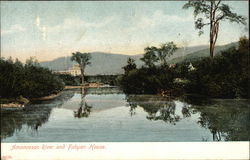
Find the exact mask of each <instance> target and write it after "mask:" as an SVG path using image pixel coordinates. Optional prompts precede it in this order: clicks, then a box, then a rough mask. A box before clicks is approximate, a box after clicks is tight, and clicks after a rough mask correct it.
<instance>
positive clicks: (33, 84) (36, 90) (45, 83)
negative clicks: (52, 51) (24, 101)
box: [0, 59, 64, 98]
mask: <svg viewBox="0 0 250 160" xmlns="http://www.w3.org/2000/svg"><path fill="white" fill-rule="evenodd" d="M63 88H64V83H63V81H62V80H61V79H60V78H59V77H58V76H56V75H55V74H53V73H52V72H51V71H50V70H49V69H46V68H43V67H41V66H39V65H38V63H36V62H34V61H33V60H32V59H31V60H28V61H27V62H26V64H25V65H23V64H22V63H21V62H20V61H18V60H16V61H15V62H13V61H12V60H11V59H8V60H3V59H0V97H1V98H16V97H18V96H23V97H26V98H37V97H43V96H48V95H50V94H55V93H58V92H59V91H61V90H62V89H63Z"/></svg>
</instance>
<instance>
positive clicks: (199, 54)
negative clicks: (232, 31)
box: [168, 42, 238, 63]
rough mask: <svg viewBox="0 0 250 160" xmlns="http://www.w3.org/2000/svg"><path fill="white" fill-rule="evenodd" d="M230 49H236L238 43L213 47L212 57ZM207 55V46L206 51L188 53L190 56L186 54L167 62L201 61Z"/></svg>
mask: <svg viewBox="0 0 250 160" xmlns="http://www.w3.org/2000/svg"><path fill="white" fill-rule="evenodd" d="M231 47H238V42H234V43H230V44H227V45H222V46H217V47H215V49H214V55H215V56H216V55H218V54H220V52H221V51H223V50H226V49H228V48H231ZM209 55H210V50H209V48H208V46H207V48H206V49H202V50H199V51H196V52H193V53H190V54H186V55H185V56H181V57H176V58H173V59H170V60H169V61H168V62H169V63H179V62H182V61H186V62H191V61H194V60H197V59H201V58H203V57H208V56H209Z"/></svg>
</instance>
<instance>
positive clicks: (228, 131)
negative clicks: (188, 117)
mask: <svg viewBox="0 0 250 160" xmlns="http://www.w3.org/2000/svg"><path fill="white" fill-rule="evenodd" d="M218 103H221V102H217V104H213V105H210V106H204V107H201V106H194V109H195V110H197V111H198V112H199V113H200V117H199V121H198V123H199V124H200V125H201V126H202V127H204V128H207V129H209V130H210V132H211V133H212V135H213V140H214V141H221V140H223V139H224V140H226V141H248V140H249V130H250V129H249V108H248V105H247V102H246V103H242V102H241V101H238V102H237V103H235V102H234V101H231V102H230V101H229V102H223V103H222V104H218Z"/></svg>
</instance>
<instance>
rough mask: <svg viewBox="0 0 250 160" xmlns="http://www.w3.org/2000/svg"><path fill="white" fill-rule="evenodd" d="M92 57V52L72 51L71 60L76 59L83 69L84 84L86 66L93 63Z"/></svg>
mask: <svg viewBox="0 0 250 160" xmlns="http://www.w3.org/2000/svg"><path fill="white" fill-rule="evenodd" d="M90 59H91V55H90V53H81V52H76V53H72V57H71V61H75V62H76V63H78V64H79V67H80V70H81V79H82V84H84V71H85V68H86V66H87V65H89V64H91V63H90Z"/></svg>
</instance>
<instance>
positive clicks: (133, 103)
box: [1, 88, 250, 141]
mask: <svg viewBox="0 0 250 160" xmlns="http://www.w3.org/2000/svg"><path fill="white" fill-rule="evenodd" d="M126 105H127V106H128V107H125V106H126ZM55 107H60V109H54V111H53V112H52V109H53V108H55ZM1 111H2V112H1V118H2V121H1V140H2V139H5V138H7V137H12V136H13V135H14V133H15V132H19V131H20V130H22V131H23V130H24V128H25V127H24V126H28V128H29V129H31V130H32V131H34V132H39V133H41V131H43V134H44V135H42V134H40V135H39V136H41V137H42V136H44V137H43V138H44V139H46V140H47V139H53V136H56V137H58V136H57V134H58V133H63V134H62V135H61V136H62V138H61V139H63V138H66V139H67V138H68V139H67V140H69V141H70V140H71V139H72V135H70V134H71V133H67V132H68V130H70V131H71V130H76V131H77V132H74V137H76V138H75V140H76V141H78V140H79V141H84V139H82V135H83V134H84V133H86V135H85V136H87V137H88V138H89V139H88V138H86V139H87V140H90V139H91V138H92V139H91V140H93V141H95V140H100V141H102V140H103V139H104V138H107V137H109V138H110V139H109V140H110V141H115V139H116V138H115V137H112V134H114V135H115V136H117V137H118V139H119V136H121V137H122V136H124V137H126V135H128V136H127V138H131V137H136V136H141V137H138V138H135V139H136V140H138V139H139V141H144V140H145V141H150V140H151V138H159V139H152V140H157V141H158V140H159V141H162V139H163V140H164V139H165V141H169V140H172V141H181V140H186V141H187V140H190V141H212V140H213V141H248V140H249V130H250V129H249V128H250V126H249V100H211V99H203V98H197V97H193V96H188V97H184V98H179V99H175V100H173V99H169V98H167V97H162V96H157V95H124V94H121V92H120V91H119V90H118V89H117V88H95V89H94V88H90V89H85V90H83V89H82V90H80V89H75V90H66V91H64V92H63V93H62V95H61V96H59V97H58V98H56V99H54V100H51V101H43V102H35V103H33V104H31V105H30V106H27V107H26V108H24V110H17V111H8V110H1ZM51 113H52V114H51ZM72 113H73V114H72ZM124 113H129V115H128V114H124ZM50 116H51V117H54V119H53V118H51V119H50V120H49V117H50ZM58 117H59V118H58ZM75 118H77V119H75ZM78 118H79V119H78ZM83 118H87V119H83ZM48 120H49V121H48ZM45 123H48V124H50V125H49V127H48V125H44V124H45ZM55 124H56V125H55ZM70 124H71V125H70ZM72 124H73V125H72ZM82 124H84V125H82ZM121 124H123V125H121ZM152 124H153V125H152ZM74 125H75V126H77V127H75V126H74ZM55 126H56V128H54V127H55ZM69 126H70V127H69ZM81 126H84V128H81ZM86 126H88V127H86ZM93 126H98V127H93ZM41 127H42V128H41ZM46 127H47V128H46ZM50 127H51V128H50ZM69 128H70V129H69ZM130 131H131V132H130ZM144 132H148V133H149V134H145V135H146V136H145V137H144ZM183 132H188V133H187V134H186V133H183ZM46 133H48V134H46ZM53 133H54V134H55V135H53ZM99 133H100V134H99ZM21 134H26V132H23V133H21ZM67 134H69V135H67ZM76 134H79V137H80V138H79V139H77V138H78V137H77V136H76ZM95 134H96V137H95V136H93V135H95ZM172 134H173V135H172ZM48 135H52V137H47V136H48ZM100 135H101V136H100ZM132 135H133V136H132ZM150 135H153V136H152V137H151V136H150ZM176 135H178V136H176ZM182 135H187V137H185V136H184V137H185V138H183V137H182V138H180V136H182ZM105 136H106V137H105ZM176 137H177V138H176ZM102 138H103V139H102ZM144 138H145V139H144ZM7 139H10V138H7ZM15 140H16V139H14V141H15ZM63 140H64V141H65V139H63ZM123 140H124V139H123ZM10 141H11V140H10ZM24 141H25V140H24Z"/></svg>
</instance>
